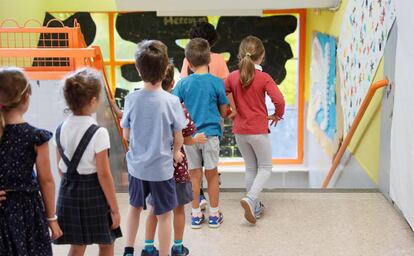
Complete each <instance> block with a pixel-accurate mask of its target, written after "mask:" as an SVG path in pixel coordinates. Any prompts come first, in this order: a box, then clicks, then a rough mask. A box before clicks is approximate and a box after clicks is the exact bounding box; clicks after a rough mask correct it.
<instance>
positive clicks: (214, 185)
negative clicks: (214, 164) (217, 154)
mask: <svg viewBox="0 0 414 256" xmlns="http://www.w3.org/2000/svg"><path fill="white" fill-rule="evenodd" d="M205 175H206V179H207V183H208V197H209V200H210V206H211V207H212V208H217V207H218V206H219V193H220V188H219V175H218V171H217V168H215V169H212V170H206V171H205ZM197 201H198V197H197Z"/></svg>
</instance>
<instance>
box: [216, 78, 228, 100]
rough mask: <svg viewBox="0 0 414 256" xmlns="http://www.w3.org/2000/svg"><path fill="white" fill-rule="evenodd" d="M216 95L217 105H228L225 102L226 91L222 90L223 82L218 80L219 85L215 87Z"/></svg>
mask: <svg viewBox="0 0 414 256" xmlns="http://www.w3.org/2000/svg"><path fill="white" fill-rule="evenodd" d="M216 93H217V99H218V104H219V105H220V106H221V105H228V104H229V101H228V100H227V96H226V90H225V89H224V82H223V80H221V79H220V83H217V85H216Z"/></svg>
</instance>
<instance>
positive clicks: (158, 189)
mask: <svg viewBox="0 0 414 256" xmlns="http://www.w3.org/2000/svg"><path fill="white" fill-rule="evenodd" d="M128 180H129V204H130V205H131V206H133V207H135V208H140V207H143V208H144V210H146V209H147V203H146V199H147V197H148V196H149V195H150V194H151V196H152V200H153V202H154V205H153V207H154V213H155V215H162V214H164V213H167V212H169V211H172V210H174V209H175V207H177V205H178V202H177V193H176V189H175V180H174V179H170V180H166V181H146V180H140V179H138V178H135V177H134V176H131V175H128Z"/></svg>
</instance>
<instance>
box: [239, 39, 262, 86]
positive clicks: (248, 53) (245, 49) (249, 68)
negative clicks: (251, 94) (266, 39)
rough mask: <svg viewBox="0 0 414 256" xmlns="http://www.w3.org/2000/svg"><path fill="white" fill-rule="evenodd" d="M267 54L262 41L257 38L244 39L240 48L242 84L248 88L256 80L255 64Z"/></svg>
mask: <svg viewBox="0 0 414 256" xmlns="http://www.w3.org/2000/svg"><path fill="white" fill-rule="evenodd" d="M264 53H265V48H264V46H263V43H262V41H261V40H260V39H259V38H257V37H255V36H248V37H246V38H244V39H243V41H242V42H241V43H240V47H239V54H238V58H239V70H240V83H241V84H242V86H243V87H248V86H249V85H250V84H251V83H252V82H253V79H254V74H255V67H254V62H255V61H257V60H258V59H260V58H261V57H262V56H263V54H264Z"/></svg>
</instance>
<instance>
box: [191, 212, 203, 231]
mask: <svg viewBox="0 0 414 256" xmlns="http://www.w3.org/2000/svg"><path fill="white" fill-rule="evenodd" d="M204 221H205V217H204V214H201V217H199V216H193V215H192V216H191V228H192V229H200V228H201V227H202V226H203V223H204Z"/></svg>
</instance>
